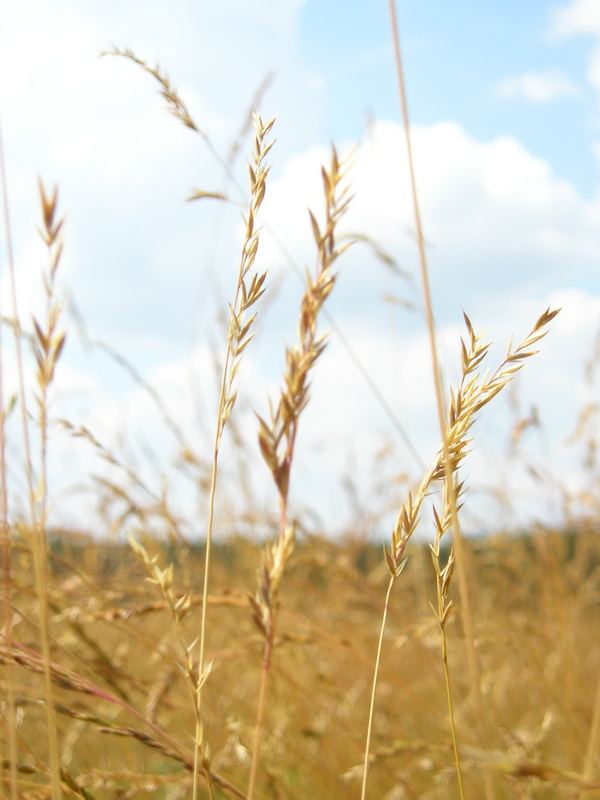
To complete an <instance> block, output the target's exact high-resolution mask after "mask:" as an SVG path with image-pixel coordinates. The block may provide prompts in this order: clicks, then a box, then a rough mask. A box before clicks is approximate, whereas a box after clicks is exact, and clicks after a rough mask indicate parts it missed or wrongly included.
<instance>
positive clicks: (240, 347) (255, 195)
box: [192, 114, 275, 800]
mask: <svg viewBox="0 0 600 800" xmlns="http://www.w3.org/2000/svg"><path fill="white" fill-rule="evenodd" d="M274 122H275V120H273V119H272V120H270V121H269V122H267V123H263V121H262V119H261V117H260V116H259V115H258V114H256V115H255V131H256V138H255V152H254V164H253V166H249V172H250V208H249V211H248V218H247V219H246V232H245V238H244V244H243V247H242V256H241V259H240V268H239V272H238V278H237V283H236V288H235V296H234V300H233V304H232V305H231V306H230V317H229V330H228V334H227V349H226V352H225V359H224V362H223V372H222V375H221V385H220V389H219V401H218V410H217V420H216V428H215V438H214V445H213V454H212V468H211V480H210V491H209V501H208V519H207V523H206V545H205V556H204V584H203V589H202V615H201V622H200V644H199V659H198V676H197V688H196V731H195V748H194V777H193V790H192V791H193V800H197V797H198V774H199V769H200V758H201V756H202V749H203V730H202V717H201V712H202V686H203V684H204V682H205V672H206V664H205V653H206V615H207V606H208V579H209V573H210V559H211V544H212V531H213V523H214V510H215V493H216V487H217V473H218V466H219V448H220V444H221V438H222V436H223V431H224V429H225V426H226V424H227V421H228V419H229V417H230V415H231V412H232V410H233V407H234V405H235V401H236V398H237V391H236V389H235V379H236V375H237V372H238V369H239V366H240V363H241V357H242V353H243V352H244V350H245V349H246V347H247V346H248V344H249V343H250V341H251V339H252V337H253V335H254V334H253V333H252V332H251V329H252V325H253V323H254V320H255V319H256V313H254V314H252V315H251V316H250V317H248V316H247V314H248V311H249V310H250V309H251V308H252V306H253V305H254V304H255V303H256V302H257V301H258V300H259V299H260V297H261V296H262V294H263V293H264V291H265V289H264V283H265V280H266V273H264V272H263V273H262V274H260V275H259V274H258V273H256V272H255V273H254V274H253V275H252V277H251V278H250V281H249V283H248V282H247V281H248V278H249V273H250V270H251V269H252V267H253V265H254V260H255V258H256V253H257V251H258V244H259V231H258V229H256V230H255V227H254V225H255V218H256V215H257V213H258V211H259V209H260V206H261V203H262V201H263V199H264V196H265V190H266V180H267V175H268V173H269V169H268V167H266V166H265V164H264V160H265V158H266V156H267V154H268V153H269V151H270V149H271V147H272V146H273V142H270V143H267V141H266V138H267V136H268V135H269V133H270V131H271V129H272V127H273V124H274Z"/></svg>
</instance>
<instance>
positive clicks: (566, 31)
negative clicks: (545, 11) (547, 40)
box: [549, 0, 600, 37]
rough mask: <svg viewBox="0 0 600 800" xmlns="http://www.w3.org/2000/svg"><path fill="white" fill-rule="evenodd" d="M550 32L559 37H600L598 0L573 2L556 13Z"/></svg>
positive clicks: (576, 0)
mask: <svg viewBox="0 0 600 800" xmlns="http://www.w3.org/2000/svg"><path fill="white" fill-rule="evenodd" d="M549 31H550V33H551V34H552V35H554V36H557V37H567V36H574V35H577V34H590V35H592V36H600V6H598V3H597V2H596V0H571V2H569V3H567V4H566V5H565V6H563V7H562V8H558V9H557V10H556V11H555V12H554V14H553V16H552V19H551V22H550V26H549Z"/></svg>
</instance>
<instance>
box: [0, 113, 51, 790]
mask: <svg viewBox="0 0 600 800" xmlns="http://www.w3.org/2000/svg"><path fill="white" fill-rule="evenodd" d="M0 181H1V182H2V205H3V219H4V231H5V237H6V250H7V262H8V271H9V283H10V292H11V300H12V316H13V325H12V328H13V332H14V339H15V352H16V360H17V381H18V394H19V406H20V409H21V424H22V433H23V449H24V456H25V475H26V481H27V489H28V500H29V531H30V533H31V536H32V537H33V542H32V548H33V551H34V563H35V582H36V591H37V595H38V603H39V609H40V633H41V644H42V651H43V653H44V689H45V695H46V717H47V734H48V748H49V755H50V775H51V786H52V796H53V798H54V800H61V798H62V789H61V782H60V761H59V755H58V737H57V730H56V717H55V714H54V703H53V694H52V682H51V678H50V666H49V663H50V640H49V633H48V624H47V622H48V598H47V592H48V586H47V580H45V579H44V574H45V534H44V533H43V532H42V530H41V528H40V525H39V520H38V515H37V509H36V490H35V485H34V472H33V461H32V455H31V442H30V435H29V411H28V408H27V399H26V392H25V374H24V368H23V352H22V346H21V339H22V329H21V321H20V316H19V307H18V301H17V284H16V274H15V273H16V270H15V260H14V249H13V241H12V226H11V221H10V207H9V198H8V180H7V175H6V162H5V156H4V143H3V138H2V131H1V129H0ZM43 211H44V209H43ZM35 554H37V555H35Z"/></svg>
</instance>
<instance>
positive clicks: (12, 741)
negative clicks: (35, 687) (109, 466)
mask: <svg viewBox="0 0 600 800" xmlns="http://www.w3.org/2000/svg"><path fill="white" fill-rule="evenodd" d="M0 169H1V170H2V191H3V200H4V203H3V206H4V210H5V233H6V239H7V243H8V242H9V241H10V224H9V220H8V197H7V194H8V192H7V188H6V176H5V174H4V151H3V145H2V126H1V124H0ZM11 258H12V255H11ZM0 299H1V298H0ZM3 352H4V351H3V348H2V325H0V529H1V532H2V537H1V538H2V603H3V624H2V632H3V633H2V635H3V639H4V641H5V642H6V644H7V646H8V647H12V641H13V611H12V603H11V552H10V527H9V522H8V490H7V481H6V407H5V404H4V370H3V363H4V362H3ZM13 680H14V676H13V669H12V666H9V667H7V674H6V707H7V721H8V759H9V762H10V766H9V772H10V798H11V800H17V761H18V747H17V710H16V704H15V690H14V686H13ZM0 791H1V792H2V795H4V781H2V780H0Z"/></svg>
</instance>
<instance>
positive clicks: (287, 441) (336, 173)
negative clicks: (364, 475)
mask: <svg viewBox="0 0 600 800" xmlns="http://www.w3.org/2000/svg"><path fill="white" fill-rule="evenodd" d="M321 177H322V180H323V190H324V195H325V223H324V229H323V230H322V229H321V228H320V227H319V224H318V222H317V220H316V219H315V216H314V215H313V214H312V212H310V211H309V216H310V221H311V227H312V233H313V237H314V240H315V243H316V245H317V269H316V275H315V276H314V277H312V276H311V275H309V274H307V276H306V289H305V292H304V295H303V297H302V301H301V304H300V319H299V324H298V338H299V342H298V343H297V344H296V345H295V346H294V347H291V348H289V349H288V350H287V352H286V369H285V374H284V381H283V382H284V387H283V389H282V390H281V394H280V398H279V402H278V404H277V406H276V407H275V408H273V407H271V414H270V419H269V421H268V422H267V421H266V420H264V419H263V418H261V417H259V418H258V421H259V433H258V441H259V445H260V450H261V453H262V456H263V458H264V460H265V462H266V464H267V467H268V468H269V471H270V472H271V476H272V478H273V481H274V483H275V486H276V488H277V492H278V494H279V535H278V538H277V540H276V542H275V543H274V544H272V545H268V546H267V547H266V548H265V551H264V553H263V559H262V565H261V568H260V570H259V580H258V587H257V590H256V594H255V595H254V597H252V596H251V597H250V598H249V600H250V605H251V608H252V616H253V619H254V622H255V624H256V626H257V628H258V629H259V631H260V632H261V634H262V635H263V637H264V640H265V643H264V650H263V661H262V672H261V679H260V690H259V698H258V708H257V712H256V722H255V728H254V748H253V752H252V764H251V767H250V777H249V783H248V800H252V798H253V796H254V792H255V788H256V780H257V774H258V762H259V754H260V746H261V742H262V736H263V727H264V725H263V721H264V716H265V709H266V695H267V680H268V675H269V671H270V668H271V660H272V654H273V645H274V641H275V631H276V627H277V611H278V594H279V587H280V584H281V580H282V578H283V573H284V571H285V567H286V564H287V562H288V560H289V558H290V557H291V554H292V551H293V549H294V541H295V526H294V525H290V524H289V522H288V498H289V488H290V477H291V470H292V464H293V460H294V449H295V445H296V436H297V433H298V424H299V421H300V415H301V413H302V411H303V410H304V408H305V407H306V405H307V403H308V400H309V375H310V373H311V371H312V368H313V367H314V365H315V364H316V362H317V360H318V359H319V357H320V355H321V353H322V352H323V350H324V349H325V345H326V342H325V338H324V337H319V336H318V335H317V321H318V317H319V314H320V312H321V310H322V308H323V305H324V303H325V301H326V299H327V297H328V296H329V294H330V293H331V291H332V289H333V287H334V285H335V280H336V276H335V274H333V273H332V271H331V267H332V266H333V264H334V262H335V261H336V260H337V258H338V257H339V256H340V255H341V254H342V252H343V251H344V250H346V249H347V248H348V247H350V246H351V245H352V242H349V243H347V244H345V245H343V246H341V247H337V246H336V228H337V225H338V223H339V221H340V219H341V218H342V217H343V215H344V214H345V213H346V211H347V209H348V205H349V203H350V197H349V196H348V188H347V187H345V188H342V187H341V182H342V180H343V178H344V169H343V166H342V165H341V164H340V162H339V159H338V156H337V153H336V151H335V148H333V149H332V153H331V160H330V164H329V168H328V169H326V168H325V167H323V168H322V169H321Z"/></svg>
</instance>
